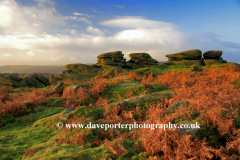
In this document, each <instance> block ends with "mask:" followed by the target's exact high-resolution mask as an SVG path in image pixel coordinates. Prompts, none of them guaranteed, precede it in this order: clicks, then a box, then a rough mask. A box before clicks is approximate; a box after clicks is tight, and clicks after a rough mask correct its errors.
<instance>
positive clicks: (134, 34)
mask: <svg viewBox="0 0 240 160" xmlns="http://www.w3.org/2000/svg"><path fill="white" fill-rule="evenodd" d="M0 18H1V21H0V65H50V64H52V65H65V64H69V63H96V61H97V58H96V57H97V56H98V55H99V54H101V53H104V52H110V51H115V50H121V51H123V54H124V56H125V58H127V59H129V57H128V55H129V54H130V53H137V52H146V53H149V54H150V55H151V56H152V57H153V58H155V59H157V60H159V61H165V60H167V58H166V57H165V55H166V54H172V53H176V52H181V51H185V50H190V49H200V50H201V51H202V52H203V53H204V52H205V51H208V50H222V51H223V55H222V57H223V58H224V59H226V60H227V61H229V62H237V63H240V32H239V28H240V1H239V0H238V1H237V0H217V1H216V0H151V1H147V0H0Z"/></svg>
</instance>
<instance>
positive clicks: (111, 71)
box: [100, 67, 123, 78]
mask: <svg viewBox="0 0 240 160" xmlns="http://www.w3.org/2000/svg"><path fill="white" fill-rule="evenodd" d="M120 72H123V69H120V68H116V67H111V68H107V69H105V70H104V71H103V72H102V73H101V74H100V76H101V77H105V78H107V77H109V76H113V77H114V76H116V75H117V74H119V73H120Z"/></svg>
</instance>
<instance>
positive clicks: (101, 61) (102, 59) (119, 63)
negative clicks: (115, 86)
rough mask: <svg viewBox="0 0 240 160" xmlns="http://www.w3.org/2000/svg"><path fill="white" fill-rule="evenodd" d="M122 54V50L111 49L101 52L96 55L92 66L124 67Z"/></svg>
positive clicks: (124, 62)
mask: <svg viewBox="0 0 240 160" xmlns="http://www.w3.org/2000/svg"><path fill="white" fill-rule="evenodd" d="M123 56H124V54H122V51H113V52H107V53H103V54H101V55H99V56H97V58H98V60H97V62H98V63H96V64H93V65H92V66H94V67H99V68H105V67H108V66H109V65H110V66H116V67H121V68H122V67H124V66H125V64H126V59H125V58H123Z"/></svg>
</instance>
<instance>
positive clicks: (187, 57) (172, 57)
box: [166, 49, 202, 65]
mask: <svg viewBox="0 0 240 160" xmlns="http://www.w3.org/2000/svg"><path fill="white" fill-rule="evenodd" d="M166 57H168V61H171V62H172V63H173V64H177V65H193V64H196V65H201V64H202V60H201V58H202V51H200V50H198V49H193V50H188V51H183V52H178V53H175V54H167V55H166Z"/></svg>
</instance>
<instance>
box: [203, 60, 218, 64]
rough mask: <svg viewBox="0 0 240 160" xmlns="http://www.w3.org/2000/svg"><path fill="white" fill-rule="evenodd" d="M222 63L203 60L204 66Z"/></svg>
mask: <svg viewBox="0 0 240 160" xmlns="http://www.w3.org/2000/svg"><path fill="white" fill-rule="evenodd" d="M218 63H221V62H220V61H219V59H203V65H212V64H218Z"/></svg>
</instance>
